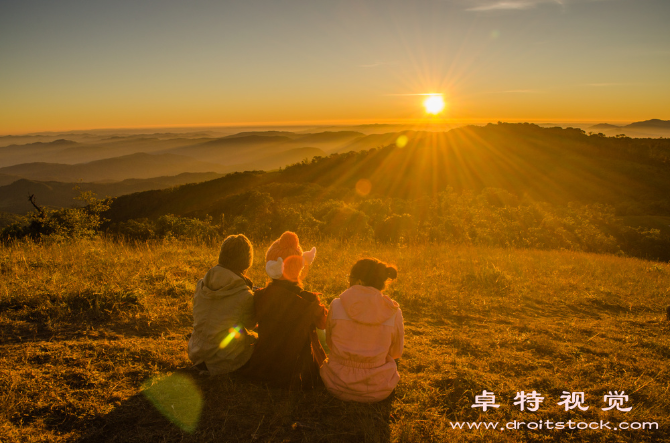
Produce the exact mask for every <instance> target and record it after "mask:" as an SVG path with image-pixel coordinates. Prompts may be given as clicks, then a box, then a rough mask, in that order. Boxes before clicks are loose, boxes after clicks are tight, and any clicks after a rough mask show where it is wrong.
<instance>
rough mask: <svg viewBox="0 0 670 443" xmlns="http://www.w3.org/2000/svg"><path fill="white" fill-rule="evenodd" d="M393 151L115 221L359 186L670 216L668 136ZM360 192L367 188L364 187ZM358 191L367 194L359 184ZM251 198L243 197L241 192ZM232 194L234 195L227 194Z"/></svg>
mask: <svg viewBox="0 0 670 443" xmlns="http://www.w3.org/2000/svg"><path fill="white" fill-rule="evenodd" d="M398 137H399V138H400V137H406V145H405V146H404V147H402V148H401V147H399V146H400V145H403V143H402V142H403V141H405V139H400V140H399V143H398V144H397V145H391V146H386V147H380V148H378V149H372V150H369V151H361V152H349V153H344V154H333V155H330V156H328V157H315V158H314V159H312V161H311V162H303V163H299V164H295V165H292V166H289V167H287V168H285V169H283V170H280V171H274V172H260V171H255V172H245V173H235V174H230V175H228V176H225V177H223V178H220V179H216V180H212V181H208V182H204V183H199V184H194V185H184V186H181V187H179V188H174V189H168V190H160V191H147V192H141V193H136V194H131V195H126V196H122V197H119V198H117V199H116V201H115V202H114V203H113V205H112V207H111V209H110V210H109V211H108V213H107V215H106V216H107V217H108V218H109V219H111V220H112V221H123V220H128V219H137V218H144V217H147V218H155V217H158V216H160V215H163V214H176V215H184V216H191V217H193V216H196V217H202V216H205V215H208V214H209V215H213V216H218V215H220V214H221V213H225V212H227V211H228V210H229V208H230V207H231V205H236V204H239V205H243V206H248V205H252V204H254V203H253V198H254V197H253V196H254V195H256V196H258V194H259V193H260V194H269V195H270V196H271V197H272V198H273V199H274V200H275V201H277V200H279V199H282V198H285V197H288V198H290V201H291V202H292V203H301V202H302V203H314V202H315V201H325V200H328V199H331V198H332V199H338V200H343V201H351V200H353V199H360V198H362V197H361V196H360V195H359V194H360V193H359V194H357V193H356V191H355V189H356V184H357V183H358V182H359V180H361V179H364V180H369V183H367V184H368V185H369V194H367V197H381V198H386V197H387V198H394V199H403V200H408V201H411V200H416V199H420V198H425V197H432V196H436V195H437V194H438V193H440V192H442V191H444V190H445V189H446V188H447V187H451V188H453V189H454V190H455V191H457V192H460V191H463V190H472V191H474V192H478V191H481V190H482V189H483V188H487V187H494V188H501V189H505V190H507V191H508V192H510V193H512V194H515V195H517V196H518V197H520V198H524V197H527V198H530V199H532V200H534V201H542V202H548V203H551V204H555V205H564V204H566V203H568V202H572V201H575V202H583V203H606V204H610V205H612V206H614V207H616V209H617V212H618V213H619V214H629V215H650V214H656V215H670V202H669V200H670V139H631V138H627V137H604V136H602V135H586V134H585V133H584V132H583V131H582V130H580V129H572V128H568V129H561V128H541V127H539V126H537V125H532V124H509V123H499V124H497V125H493V124H489V125H487V126H485V127H475V126H469V127H464V128H459V129H454V130H451V131H449V132H446V133H431V132H412V131H406V132H402V133H398ZM362 184H363V185H365V184H366V183H362ZM359 190H360V191H363V194H365V191H367V189H366V186H362V187H361V188H360V189H359ZM245 193H248V194H245ZM235 195H238V197H234V196H235Z"/></svg>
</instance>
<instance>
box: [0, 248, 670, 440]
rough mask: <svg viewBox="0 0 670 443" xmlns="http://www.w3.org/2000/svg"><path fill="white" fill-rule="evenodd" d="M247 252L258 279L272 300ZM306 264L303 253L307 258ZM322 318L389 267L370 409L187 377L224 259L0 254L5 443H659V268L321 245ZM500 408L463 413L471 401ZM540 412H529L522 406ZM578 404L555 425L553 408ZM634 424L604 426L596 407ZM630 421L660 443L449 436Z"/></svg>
mask: <svg viewBox="0 0 670 443" xmlns="http://www.w3.org/2000/svg"><path fill="white" fill-rule="evenodd" d="M266 246H267V245H263V246H260V247H258V249H257V257H256V261H255V264H254V267H253V269H252V273H251V276H252V279H253V280H254V282H255V283H256V284H259V285H262V284H263V283H264V282H265V277H264V273H263V266H262V263H261V261H262V260H261V256H262V255H263V254H262V251H264V248H265V247H266ZM305 246H308V247H311V246H312V244H311V243H309V242H306V244H305ZM316 246H317V248H318V249H319V253H318V257H317V260H316V262H315V265H314V267H313V268H312V269H311V271H310V275H309V277H308V278H307V281H306V286H307V288H308V289H310V290H314V291H318V292H322V293H323V298H325V299H327V300H330V299H332V298H333V297H335V296H336V295H337V294H339V293H340V292H341V291H342V290H344V289H345V288H346V280H347V279H346V276H347V274H348V271H349V269H350V267H351V265H352V264H353V262H354V261H355V259H357V258H358V257H359V256H361V255H364V254H366V253H367V254H370V255H373V256H375V257H377V258H380V259H382V260H387V261H391V262H393V263H396V264H397V265H398V267H399V270H400V275H399V279H398V281H397V282H395V283H394V284H393V285H392V286H391V287H390V288H389V290H388V293H389V295H391V296H392V297H393V298H395V299H396V300H398V301H399V302H400V304H401V307H402V308H403V314H404V316H405V326H406V337H405V338H406V349H405V353H404V355H403V358H402V359H401V361H400V363H399V371H400V374H401V381H400V384H399V385H398V387H397V388H396V391H395V393H394V395H393V396H392V397H391V398H390V399H388V400H386V401H384V402H381V403H378V404H374V405H359V404H352V403H345V402H341V401H339V400H336V399H333V398H332V397H330V396H329V395H328V394H327V393H326V392H325V391H322V390H319V391H315V392H307V393H301V392H287V391H282V390H274V389H267V388H265V387H263V386H255V385H252V384H249V383H246V382H244V381H241V380H238V379H236V378H234V377H229V376H221V377H209V378H207V377H200V376H198V375H195V374H191V373H188V372H186V371H184V369H185V368H187V367H188V366H189V362H188V359H187V356H186V343H187V337H188V334H189V333H190V327H191V321H192V318H191V297H192V293H193V289H194V287H195V283H196V282H197V280H198V279H199V278H201V277H202V276H203V275H204V273H205V272H206V270H207V269H208V268H209V267H210V266H211V265H212V264H214V263H215V261H216V257H217V255H218V246H217V245H193V244H187V243H179V242H166V243H156V244H152V245H137V246H129V245H124V244H114V243H111V242H104V241H94V242H88V243H79V244H71V245H51V246H35V245H31V244H23V245H17V246H13V247H9V248H3V249H0V312H1V314H0V346H1V347H2V351H3V352H2V356H1V357H0V405H1V406H0V440H2V441H58V440H84V441H182V440H183V441H251V440H256V441H310V442H312V441H313V442H341V441H366V442H367V441H371V442H375V441H404V442H425V441H447V440H448V441H505V442H508V441H597V442H600V441H617V442H624V441H670V418H669V417H670V400H669V398H670V396H669V395H668V394H669V393H670V382H669V380H670V376H669V374H668V371H669V369H668V364H667V362H668V358H670V337H669V335H670V322H668V321H667V320H665V308H666V306H667V305H668V304H670V300H669V295H670V265H668V264H659V263H654V262H647V261H643V260H638V259H630V258H621V257H614V256H607V255H595V254H583V253H574V252H561V251H534V250H511V249H488V248H477V247H448V246H434V245H427V246H413V247H398V246H376V245H373V244H370V245H363V246H361V245H357V244H342V243H338V242H325V243H321V244H317V245H316ZM484 389H486V390H488V391H493V392H495V394H496V396H497V400H498V403H500V404H501V407H500V408H499V409H497V410H489V411H487V412H481V410H479V409H474V408H472V407H471V405H472V403H474V396H475V395H478V394H481V391H482V390H484ZM521 390H525V391H532V390H537V391H538V392H540V393H542V394H543V396H544V397H545V402H544V403H543V404H542V406H541V408H540V410H539V411H538V412H535V413H533V412H528V411H526V412H521V411H519V410H518V408H517V407H516V406H513V404H512V403H513V401H514V396H515V395H516V392H517V391H521ZM564 390H567V391H584V392H585V394H586V400H587V402H586V403H587V404H588V405H589V406H590V407H589V409H588V410H587V411H577V412H575V411H569V412H566V411H565V410H564V409H563V407H562V406H558V405H557V404H556V403H557V402H558V401H560V395H561V393H562V391H564ZM614 390H617V391H620V390H624V391H625V392H626V393H627V394H629V395H630V400H629V402H628V404H627V406H632V408H633V409H632V411H630V412H628V413H622V412H612V411H609V412H607V411H602V410H601V408H602V407H604V406H606V405H605V403H603V395H604V394H605V393H607V391H614ZM570 418H572V419H573V420H576V421H588V422H590V421H599V420H601V419H602V420H609V421H610V422H612V423H614V422H619V421H624V420H625V421H629V422H633V421H640V422H654V421H655V422H658V425H659V430H658V431H606V430H603V431H600V430H598V431H570V430H567V429H566V430H563V431H548V430H537V431H505V432H500V431H490V430H489V431H484V430H453V429H452V428H451V425H450V422H452V421H478V420H481V421H491V422H496V421H497V422H501V423H504V422H507V421H511V420H521V421H525V422H528V421H537V420H540V419H541V420H543V421H544V420H552V421H554V422H556V421H562V420H565V421H567V420H568V419H570Z"/></svg>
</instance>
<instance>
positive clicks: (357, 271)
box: [349, 258, 398, 291]
mask: <svg viewBox="0 0 670 443" xmlns="http://www.w3.org/2000/svg"><path fill="white" fill-rule="evenodd" d="M397 277H398V269H397V268H396V267H395V266H393V265H388V264H386V263H384V262H383V261H380V260H377V259H376V258H364V259H361V260H358V261H357V262H356V264H355V265H354V266H353V267H352V268H351V273H350V274H349V282H350V283H351V284H354V282H357V281H360V282H361V284H362V285H363V286H372V287H373V288H377V289H379V290H380V291H382V290H383V289H384V288H385V287H386V280H388V279H395V278H397Z"/></svg>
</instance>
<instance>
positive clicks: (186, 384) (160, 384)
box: [142, 373, 203, 433]
mask: <svg viewBox="0 0 670 443" xmlns="http://www.w3.org/2000/svg"><path fill="white" fill-rule="evenodd" d="M142 394H144V396H145V397H146V398H147V399H148V400H149V401H150V402H151V404H152V405H154V407H155V408H156V409H158V411H159V412H160V413H161V414H163V416H164V417H165V418H167V419H168V420H170V422H172V423H173V424H175V425H176V426H178V427H179V428H180V429H182V430H184V431H186V432H189V433H192V432H194V431H195V430H196V428H197V427H198V421H199V420H200V412H201V411H202V405H203V399H202V393H201V392H200V389H199V388H198V386H197V385H196V384H195V382H194V381H193V380H192V379H191V378H190V377H189V376H187V375H183V374H179V373H176V374H172V375H170V376H168V377H163V378H160V377H155V378H152V379H150V380H147V381H146V382H145V383H144V384H143V386H142Z"/></svg>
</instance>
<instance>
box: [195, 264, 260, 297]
mask: <svg viewBox="0 0 670 443" xmlns="http://www.w3.org/2000/svg"><path fill="white" fill-rule="evenodd" d="M247 289H249V287H248V286H247V282H246V281H245V280H244V279H243V278H242V277H240V276H239V275H237V274H235V273H234V272H233V271H231V270H230V269H226V268H223V267H221V266H214V267H213V268H212V269H210V270H209V271H207V274H205V278H203V279H202V288H201V290H202V295H204V296H205V297H209V298H217V297H218V298H220V297H228V296H230V295H234V294H237V293H239V292H240V291H241V290H247Z"/></svg>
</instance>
